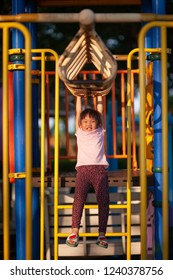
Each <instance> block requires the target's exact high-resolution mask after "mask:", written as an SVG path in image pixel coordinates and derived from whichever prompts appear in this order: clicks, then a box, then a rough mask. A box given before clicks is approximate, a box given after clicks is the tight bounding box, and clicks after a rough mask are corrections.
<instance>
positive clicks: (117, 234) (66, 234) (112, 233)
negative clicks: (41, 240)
mask: <svg viewBox="0 0 173 280" xmlns="http://www.w3.org/2000/svg"><path fill="white" fill-rule="evenodd" d="M68 235H69V233H58V234H57V236H58V237H67V236H68ZM79 236H80V237H96V236H98V232H81V233H79ZM106 236H119V237H120V236H127V233H126V232H107V233H106Z"/></svg>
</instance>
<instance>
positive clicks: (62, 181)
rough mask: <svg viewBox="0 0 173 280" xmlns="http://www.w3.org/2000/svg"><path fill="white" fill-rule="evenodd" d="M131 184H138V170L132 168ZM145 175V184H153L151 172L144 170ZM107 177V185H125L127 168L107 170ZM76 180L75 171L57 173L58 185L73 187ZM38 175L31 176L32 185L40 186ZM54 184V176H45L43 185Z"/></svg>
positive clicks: (50, 185) (49, 185) (51, 185)
mask: <svg viewBox="0 0 173 280" xmlns="http://www.w3.org/2000/svg"><path fill="white" fill-rule="evenodd" d="M131 176H132V185H133V186H140V170H139V169H137V170H132V171H131ZM146 176H147V185H148V186H153V174H152V173H151V172H148V171H146ZM108 177H109V186H110V187H119V186H126V183H127V169H119V170H115V171H108ZM75 180H76V172H75V171H74V172H63V173H60V174H59V187H75ZM40 183H41V180H40V176H39V175H38V174H37V176H35V177H33V186H34V187H40ZM53 186H54V178H53V175H51V174H50V175H46V176H45V187H53Z"/></svg>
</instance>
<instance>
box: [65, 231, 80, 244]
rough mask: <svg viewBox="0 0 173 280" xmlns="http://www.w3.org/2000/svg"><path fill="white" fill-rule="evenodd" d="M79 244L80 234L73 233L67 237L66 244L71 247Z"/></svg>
mask: <svg viewBox="0 0 173 280" xmlns="http://www.w3.org/2000/svg"><path fill="white" fill-rule="evenodd" d="M78 244H79V235H78V234H76V233H71V234H70V235H69V236H68V237H67V239H66V245H68V246H70V247H77V246H78Z"/></svg>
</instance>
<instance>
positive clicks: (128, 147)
mask: <svg viewBox="0 0 173 280" xmlns="http://www.w3.org/2000/svg"><path fill="white" fill-rule="evenodd" d="M136 51H138V49H134V50H132V51H131V52H130V53H129V55H128V58H127V260H130V259H131V179H132V176H131V168H132V166H131V165H132V164H131V140H132V131H131V129H132V128H131V122H132V120H131V60H132V56H133V54H134V53H135V52H136Z"/></svg>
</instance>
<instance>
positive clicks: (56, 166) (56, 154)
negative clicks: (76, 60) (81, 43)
mask: <svg viewBox="0 0 173 280" xmlns="http://www.w3.org/2000/svg"><path fill="white" fill-rule="evenodd" d="M52 54H53V55H54V56H55V148H54V180H55V181H54V189H55V193H54V259H55V260H57V259H58V238H57V232H58V209H57V205H58V197H59V193H58V191H59V190H58V188H59V95H60V93H59V77H58V55H57V53H56V52H54V51H52Z"/></svg>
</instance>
